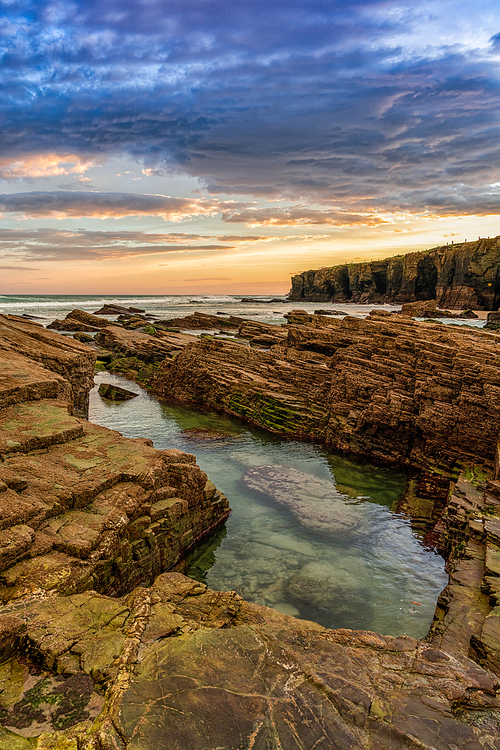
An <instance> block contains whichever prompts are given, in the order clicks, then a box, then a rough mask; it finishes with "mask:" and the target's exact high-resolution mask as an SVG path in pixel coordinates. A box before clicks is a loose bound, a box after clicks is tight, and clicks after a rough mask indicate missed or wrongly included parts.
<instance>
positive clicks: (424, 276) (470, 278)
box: [289, 237, 500, 310]
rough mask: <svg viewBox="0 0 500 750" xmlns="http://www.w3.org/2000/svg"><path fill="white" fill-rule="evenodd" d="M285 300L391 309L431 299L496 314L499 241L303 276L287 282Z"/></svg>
mask: <svg viewBox="0 0 500 750" xmlns="http://www.w3.org/2000/svg"><path fill="white" fill-rule="evenodd" d="M289 299H290V300H291V301H301V300H303V301H304V302H358V303H364V302H388V303H391V302H392V303H396V304H399V303H403V302H414V301H417V300H428V299H436V300H437V304H438V306H439V307H442V308H448V309H454V310H460V309H469V308H470V309H476V310H498V308H499V306H500V237H494V238H492V239H489V238H488V239H480V240H478V241H477V242H464V243H462V244H460V245H446V246H442V247H436V248H434V249H432V250H426V251H423V252H419V253H409V254H408V255H404V256H403V255H400V256H396V257H394V258H388V259H386V260H381V261H373V262H369V263H350V264H346V265H342V266H335V267H333V268H322V269H320V270H318V271H305V272H304V273H302V274H299V275H297V276H294V277H293V278H292V289H291V291H290V295H289Z"/></svg>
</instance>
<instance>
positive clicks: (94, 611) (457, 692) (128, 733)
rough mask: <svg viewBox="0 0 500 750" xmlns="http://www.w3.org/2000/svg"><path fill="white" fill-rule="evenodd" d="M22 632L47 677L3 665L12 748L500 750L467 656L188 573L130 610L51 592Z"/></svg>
mask: <svg viewBox="0 0 500 750" xmlns="http://www.w3.org/2000/svg"><path fill="white" fill-rule="evenodd" d="M21 615H22V616H21ZM3 623H4V624H5V627H4V628H3V630H2V624H3ZM16 623H17V630H18V633H19V634H22V637H23V638H24V639H25V640H26V641H27V642H29V643H30V653H31V654H32V657H33V659H34V660H35V661H36V662H37V663H38V665H41V667H40V666H37V667H36V668H35V669H36V670H38V673H35V672H32V671H31V668H30V665H31V662H26V666H22V665H21V666H19V661H18V660H17V658H16V657H14V658H12V659H11V660H10V661H9V662H8V667H0V687H1V688H2V690H1V692H0V714H1V716H2V718H3V720H4V726H5V727H8V730H7V729H5V728H4V729H3V730H2V729H0V750H13V749H15V750H18V748H20V750H28V748H29V745H28V744H27V743H26V744H23V743H24V738H25V737H29V736H36V734H37V732H38V733H39V732H40V731H42V730H44V731H45V732H46V734H45V735H44V736H43V740H42V739H40V740H39V742H41V743H42V744H39V745H37V747H43V748H57V750H59V748H61V749H63V748H64V750H66V749H68V750H76V748H77V747H81V748H84V749H85V750H95V749H96V748H108V747H109V748H118V747H123V748H125V747H126V748H127V750H153V749H154V750H187V749H188V748H189V750H217V749H219V750H220V748H224V749H225V750H242V749H243V748H249V749H250V748H254V750H257V749H259V750H264V749H265V748H283V749H284V750H285V748H286V750H305V749H306V748H307V750H309V749H312V748H321V750H332V749H333V748H334V749H335V750H362V749H363V750H367V749H368V748H369V749H370V750H385V749H386V748H391V749H392V750H408V749H409V748H417V747H418V748H420V749H421V750H450V748H453V747H456V748H460V750H484V748H489V749H490V750H499V749H500V733H499V716H500V713H499V703H498V701H497V699H496V698H495V687H496V684H495V683H496V679H495V678H493V677H492V675H491V674H490V673H488V672H487V671H486V670H484V669H482V668H481V667H479V666H478V665H477V664H474V663H473V662H472V661H470V660H469V659H467V658H466V657H463V658H455V657H453V656H450V655H449V654H447V653H446V652H444V651H442V650H440V649H439V648H436V647H435V646H430V645H429V644H426V643H418V642H417V641H415V640H414V639H412V638H406V637H400V638H394V637H391V636H381V635H377V634H376V633H369V632H365V631H353V630H336V631H332V630H327V629H325V628H322V627H321V626H320V625H317V624H315V623H312V622H306V621H304V620H297V619H295V618H293V617H289V616H287V615H284V614H279V613H277V612H275V611H273V610H270V609H267V608H265V607H258V606H256V605H251V604H248V603H246V602H244V601H243V600H242V599H241V598H240V597H238V596H237V595H236V594H235V593H234V592H225V593H223V592H216V591H210V590H209V589H207V588H206V586H204V585H202V584H199V583H198V582H196V581H193V580H191V579H189V578H186V577H185V576H182V575H181V574H179V573H166V574H163V575H161V576H158V578H157V579H156V581H155V583H154V585H153V586H151V587H149V588H140V589H136V590H135V591H133V592H131V594H129V595H127V596H126V597H123V598H120V599H111V598H110V597H105V596H100V595H98V594H96V593H95V592H85V593H83V594H79V595H75V596H70V597H65V596H54V595H48V596H46V598H44V599H42V600H37V599H36V598H32V599H31V600H28V601H26V602H25V603H24V605H23V604H19V603H18V604H16V603H13V604H11V605H10V606H9V607H7V608H4V609H3V610H0V631H1V632H3V631H5V630H6V629H7V630H8V631H9V633H11V634H12V633H14V634H15V632H16ZM41 670H44V671H41ZM58 675H59V676H58ZM41 678H43V682H41V681H40V680H41ZM33 681H35V684H34V685H33ZM78 685H79V686H80V692H81V700H80V703H78V702H77V700H76V697H75V696H74V692H73V693H71V691H70V688H74V687H75V686H78ZM94 685H95V686H96V687H98V689H99V690H100V692H101V695H102V697H103V698H104V702H101V704H97V703H94V702H93V701H94V700H95V698H94V696H95V695H96V690H95V688H94ZM33 687H34V688H36V691H38V692H36V695H35V696H33ZM65 689H66V690H67V692H68V693H69V694H70V695H73V698H72V699H71V700H70V697H68V701H67V702H66V703H65V704H64V705H62V701H61V700H60V698H57V696H58V695H60V694H61V691H63V692H64V690H65ZM30 690H31V691H32V692H31V694H30V695H28V694H29V693H30ZM27 695H28V697H30V696H31V701H32V704H33V703H34V702H35V701H34V698H36V697H37V696H41V698H42V703H43V700H44V701H45V703H43V705H42V709H43V711H42V712H40V711H39V712H38V713H37V712H36V711H34V710H32V709H30V708H29V707H28V708H22V710H21V711H20V712H19V718H18V719H17V725H16V724H15V723H13V721H16V720H15V719H14V720H13V718H12V717H13V716H14V707H16V708H18V707H24V706H26V701H25V697H26V696H27ZM471 695H473V700H472V701H471V700H470V696H471ZM21 696H24V697H21ZM102 697H101V701H102ZM75 703H77V705H76V706H75ZM101 706H102V710H101V713H100V714H99V716H98V718H97V719H96V720H94V717H95V716H96V711H97V710H98V709H99V708H100V707H101ZM85 714H86V715H85ZM481 717H482V718H481ZM486 718H487V720H486ZM5 721H8V722H9V723H8V724H5ZM19 722H22V723H23V724H24V727H23V728H22V729H21V728H20V727H19ZM21 732H23V733H24V734H21Z"/></svg>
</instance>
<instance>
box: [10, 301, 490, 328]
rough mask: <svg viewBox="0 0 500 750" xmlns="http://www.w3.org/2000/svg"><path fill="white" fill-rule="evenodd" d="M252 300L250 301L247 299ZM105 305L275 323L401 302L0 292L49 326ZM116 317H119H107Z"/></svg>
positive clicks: (13, 309) (18, 311)
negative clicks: (296, 313) (298, 315)
mask: <svg viewBox="0 0 500 750" xmlns="http://www.w3.org/2000/svg"><path fill="white" fill-rule="evenodd" d="M246 299H251V300H252V301H251V302H247V301H245V300H246ZM104 304H114V305H121V306H122V307H137V308H140V309H142V310H145V312H146V313H148V314H150V315H154V316H157V317H158V318H163V319H167V320H168V319H169V318H179V317H183V316H185V315H190V314H191V313H193V312H195V311H199V312H205V313H209V314H211V315H216V314H217V313H225V314H227V315H235V316H239V317H242V318H249V319H250V320H256V321H260V322H262V323H272V324H274V325H280V324H284V323H285V322H286V318H285V314H286V313H287V312H289V311H290V310H297V309H301V310H306V311H307V312H310V313H312V312H314V311H315V310H329V311H332V312H333V311H338V312H339V313H340V315H339V316H338V317H341V316H344V315H353V316H355V317H359V318H365V317H366V316H367V315H368V314H369V312H370V310H373V309H374V308H377V309H382V310H389V311H393V312H397V311H399V310H400V309H401V306H400V305H380V304H369V305H354V304H342V303H340V302H334V303H329V302H288V301H287V299H286V296H285V295H252V296H251V297H250V298H247V297H244V296H243V295H215V294H204V295H195V294H191V295H164V296H162V295H150V296H143V295H109V296H103V295H100V294H99V295H92V294H81V295H80V294H68V295H66V294H50V295H36V294H4V295H1V294H0V313H3V314H6V315H30V316H33V318H34V319H35V320H37V321H38V322H39V323H42V324H43V325H48V324H49V323H51V322H52V321H53V320H55V319H56V318H64V317H65V316H66V315H67V313H69V312H71V310H74V309H75V308H78V309H80V310H85V311H86V312H90V313H93V312H96V311H97V310H99V309H100V308H101V307H102V306H103V305H104ZM108 317H109V319H110V320H114V319H115V318H116V316H108ZM443 322H445V323H453V324H459V325H472V326H474V327H479V328H480V327H482V326H483V325H484V323H485V321H484V320H460V321H458V320H454V321H448V320H443Z"/></svg>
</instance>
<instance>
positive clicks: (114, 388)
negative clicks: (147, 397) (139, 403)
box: [99, 383, 139, 401]
mask: <svg viewBox="0 0 500 750" xmlns="http://www.w3.org/2000/svg"><path fill="white" fill-rule="evenodd" d="M99 395H100V396H102V397H103V398H108V399H110V400H111V401H127V400H128V399H131V398H135V397H136V396H138V395H139V394H138V393H134V392H133V391H128V390H127V389H126V388H121V386H119V385H114V384H112V383H101V384H100V386H99Z"/></svg>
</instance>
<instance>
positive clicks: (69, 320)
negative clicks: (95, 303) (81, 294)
mask: <svg viewBox="0 0 500 750" xmlns="http://www.w3.org/2000/svg"><path fill="white" fill-rule="evenodd" d="M105 325H108V322H107V321H106V320H102V318H98V317H97V316H96V315H91V314H90V313H88V312H85V310H72V311H71V312H69V313H68V314H67V315H66V318H65V319H64V320H54V322H53V323H51V324H50V325H49V326H48V328H52V329H53V330H55V331H94V332H95V331H99V330H100V328H102V326H105Z"/></svg>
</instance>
